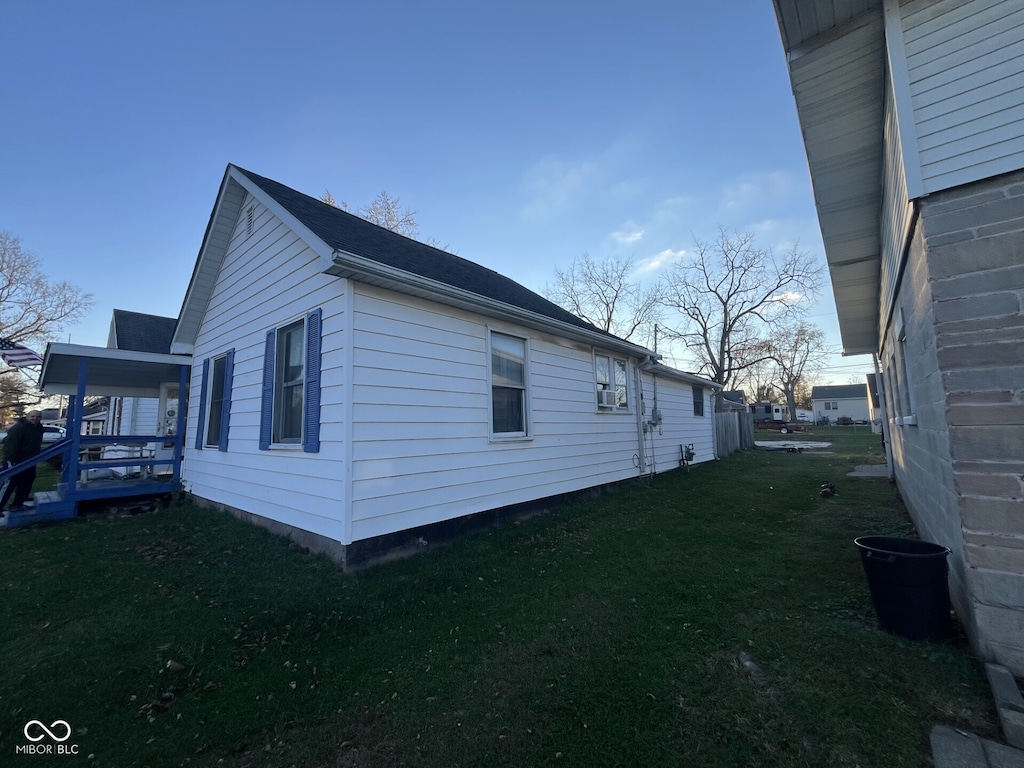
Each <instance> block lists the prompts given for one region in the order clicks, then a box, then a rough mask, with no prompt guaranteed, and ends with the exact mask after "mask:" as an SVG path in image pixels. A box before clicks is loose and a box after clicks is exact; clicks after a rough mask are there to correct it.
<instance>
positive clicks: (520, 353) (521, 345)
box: [491, 332, 529, 437]
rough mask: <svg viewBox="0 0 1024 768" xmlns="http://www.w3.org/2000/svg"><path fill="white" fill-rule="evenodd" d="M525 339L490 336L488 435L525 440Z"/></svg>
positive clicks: (499, 334) (526, 421) (527, 430)
mask: <svg viewBox="0 0 1024 768" xmlns="http://www.w3.org/2000/svg"><path fill="white" fill-rule="evenodd" d="M526 359H527V357H526V340H525V339H517V338H515V337H513V336H505V335H504V334H501V333H494V332H492V333H491V433H492V434H493V435H495V436H500V437H526V436H527V434H528V433H529V426H528V420H527V395H526Z"/></svg>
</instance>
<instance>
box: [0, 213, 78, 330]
mask: <svg viewBox="0 0 1024 768" xmlns="http://www.w3.org/2000/svg"><path fill="white" fill-rule="evenodd" d="M90 306H92V296H90V295H89V294H86V293H82V291H81V290H80V289H79V288H77V287H76V286H74V285H72V284H71V283H68V282H65V281H57V282H53V281H50V280H49V279H47V278H46V277H45V276H44V275H43V273H42V267H41V265H40V263H39V259H38V258H37V257H36V256H34V255H33V254H31V253H29V252H28V251H26V250H24V249H23V248H22V247H21V240H20V239H19V238H17V237H15V236H14V235H12V234H11V233H10V232H0V336H2V337H3V338H5V339H10V340H11V341H17V342H19V343H21V344H24V345H25V346H27V347H33V346H34V347H41V346H43V345H44V344H45V343H46V342H47V341H50V340H51V339H53V338H54V337H55V336H56V335H57V334H58V333H59V332H60V331H62V330H64V328H65V327H67V326H68V325H70V324H71V323H74V322H77V321H78V320H79V319H80V318H81V317H82V315H83V314H85V311H86V310H87V309H88V308H89V307H90Z"/></svg>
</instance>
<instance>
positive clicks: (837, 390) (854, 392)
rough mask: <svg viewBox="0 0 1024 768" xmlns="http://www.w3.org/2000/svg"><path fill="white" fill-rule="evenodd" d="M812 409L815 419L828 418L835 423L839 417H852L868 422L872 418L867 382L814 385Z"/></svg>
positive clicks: (855, 419) (854, 419)
mask: <svg viewBox="0 0 1024 768" xmlns="http://www.w3.org/2000/svg"><path fill="white" fill-rule="evenodd" d="M811 410H812V411H813V413H814V420H815V421H822V420H824V419H828V420H829V421H830V422H831V423H833V424H835V422H836V421H837V420H838V419H844V420H845V419H852V420H853V421H861V422H865V423H866V422H868V421H870V420H871V411H870V409H869V404H868V387H867V385H866V384H838V385H830V386H821V387H813V388H812V389H811Z"/></svg>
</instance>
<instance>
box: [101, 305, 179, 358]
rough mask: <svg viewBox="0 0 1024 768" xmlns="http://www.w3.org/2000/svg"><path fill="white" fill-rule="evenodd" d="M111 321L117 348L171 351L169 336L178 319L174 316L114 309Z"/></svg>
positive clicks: (136, 350) (142, 350)
mask: <svg viewBox="0 0 1024 768" xmlns="http://www.w3.org/2000/svg"><path fill="white" fill-rule="evenodd" d="M111 322H112V325H113V332H114V339H115V340H116V341H117V347H116V348H117V349H126V350H128V351H130V352H153V353H156V354H162V355H166V354H167V353H168V352H170V351H171V337H172V336H173V335H174V326H175V324H176V323H177V322H178V321H177V318H174V317H160V316H159V315H147V314H144V313H142V312H129V311H128V310H125V309H115V310H114V318H113V320H112V321H111Z"/></svg>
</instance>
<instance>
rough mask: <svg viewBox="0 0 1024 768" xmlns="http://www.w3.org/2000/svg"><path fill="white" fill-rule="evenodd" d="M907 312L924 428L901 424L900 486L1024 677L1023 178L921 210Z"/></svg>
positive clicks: (991, 644)
mask: <svg viewBox="0 0 1024 768" xmlns="http://www.w3.org/2000/svg"><path fill="white" fill-rule="evenodd" d="M899 309H902V310H903V318H904V323H905V327H906V329H907V334H906V338H907V341H906V342H905V349H906V351H907V357H908V366H909V367H910V379H911V381H912V383H913V386H914V388H915V394H916V396H917V411H918V413H917V422H918V423H917V424H916V425H910V426H895V427H894V428H893V430H892V432H893V436H892V445H893V455H894V464H895V470H896V476H897V482H898V483H899V485H900V489H901V492H902V493H903V496H904V498H905V500H906V501H907V505H908V507H909V508H910V510H911V513H912V514H913V516H914V518H915V522H916V523H917V524H918V528H919V531H920V532H921V535H922V536H923V537H925V538H929V539H931V540H933V541H937V542H939V543H941V544H944V545H945V546H948V547H950V549H951V550H953V554H952V555H951V557H950V567H951V590H952V592H953V599H954V605H955V606H956V609H957V611H958V613H959V614H960V615H961V617H962V618H963V619H964V620H965V623H966V624H967V626H968V630H969V632H970V634H971V637H972V642H974V644H975V647H976V649H977V651H978V653H979V654H980V655H981V656H982V657H983V658H985V659H989V660H993V661H997V662H999V663H1001V664H1003V665H1005V666H1006V667H1008V668H1010V669H1011V670H1012V671H1013V672H1014V674H1016V675H1018V676H1021V675H1024V171H1017V172H1014V173H1011V174H1006V175H1004V176H999V177H995V178H991V179H987V180H985V181H983V182H979V183H976V184H971V185H967V186H964V187H959V188H957V189H953V190H947V191H944V192H941V193H936V194H934V195H931V196H929V197H927V198H924V199H922V200H921V201H920V202H919V217H918V221H917V225H916V231H915V233H914V236H913V238H912V242H911V246H910V249H909V254H908V260H907V265H906V267H905V271H904V275H903V281H902V283H901V285H900V291H899V296H898V297H897V312H898V311H899ZM897 343H898V342H897V341H896V340H895V339H894V338H893V326H892V324H891V325H890V327H889V329H888V330H887V334H886V338H885V342H884V344H883V349H882V353H883V360H882V363H883V365H887V364H888V362H889V355H890V354H891V350H892V349H893V346H894V345H895V344H897Z"/></svg>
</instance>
